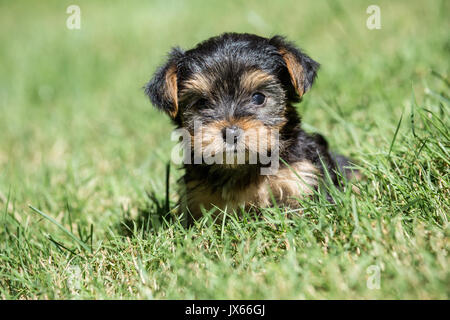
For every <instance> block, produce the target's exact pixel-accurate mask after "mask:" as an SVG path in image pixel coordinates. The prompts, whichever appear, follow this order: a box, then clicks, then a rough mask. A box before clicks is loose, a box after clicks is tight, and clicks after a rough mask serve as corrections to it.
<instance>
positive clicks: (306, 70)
mask: <svg viewBox="0 0 450 320" xmlns="http://www.w3.org/2000/svg"><path fill="white" fill-rule="evenodd" d="M269 43H270V44H272V45H273V46H275V47H276V48H277V49H278V52H279V53H280V55H281V57H282V58H283V60H284V62H285V63H286V68H287V70H288V72H289V76H290V78H291V83H292V85H293V87H294V89H295V92H296V94H297V95H298V97H300V98H301V97H302V96H303V95H304V94H305V93H306V92H307V91H308V90H309V88H311V86H312V84H313V82H314V80H315V78H316V74H317V70H318V69H319V66H320V65H319V63H318V62H316V61H314V60H313V59H311V58H310V57H308V56H307V55H306V54H304V53H303V52H301V50H300V49H298V48H296V47H295V46H294V45H293V44H291V43H290V42H288V41H286V40H285V39H284V38H283V37H281V36H275V37H273V38H271V39H270V40H269Z"/></svg>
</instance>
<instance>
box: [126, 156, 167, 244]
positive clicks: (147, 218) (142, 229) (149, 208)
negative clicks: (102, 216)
mask: <svg viewBox="0 0 450 320" xmlns="http://www.w3.org/2000/svg"><path fill="white" fill-rule="evenodd" d="M169 178H170V163H167V165H166V194H165V198H164V199H162V198H161V197H158V196H157V194H156V193H155V192H154V191H151V192H147V198H148V201H146V204H145V207H143V208H138V214H137V216H136V217H131V216H130V212H128V211H126V212H124V217H123V220H122V221H121V222H120V223H119V225H118V229H119V233H120V234H121V235H122V236H127V237H133V236H136V235H138V234H140V236H142V237H144V236H145V235H147V234H149V233H151V232H154V231H157V230H158V229H159V228H161V227H162V226H164V225H167V224H168V223H170V222H171V221H172V220H173V214H172V212H171V210H172V209H173V208H171V205H170V200H169V194H170V193H169V192H170V190H169Z"/></svg>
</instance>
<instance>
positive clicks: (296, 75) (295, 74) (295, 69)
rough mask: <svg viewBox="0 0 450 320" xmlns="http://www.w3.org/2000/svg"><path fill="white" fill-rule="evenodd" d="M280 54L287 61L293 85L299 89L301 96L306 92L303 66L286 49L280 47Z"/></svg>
mask: <svg viewBox="0 0 450 320" xmlns="http://www.w3.org/2000/svg"><path fill="white" fill-rule="evenodd" d="M280 54H281V56H282V57H283V60H284V62H286V66H287V69H288V71H289V75H290V76H291V81H292V85H293V86H294V88H295V89H296V91H297V94H298V95H299V96H300V97H301V96H302V95H303V93H304V88H305V87H304V80H303V72H304V70H303V67H302V65H301V64H300V63H299V62H298V61H297V59H296V58H295V56H294V55H293V54H292V53H290V52H289V51H287V50H285V49H280Z"/></svg>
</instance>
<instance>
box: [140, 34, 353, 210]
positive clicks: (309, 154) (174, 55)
mask: <svg viewBox="0 0 450 320" xmlns="http://www.w3.org/2000/svg"><path fill="white" fill-rule="evenodd" d="M318 67H319V64H318V63H317V62H315V61H314V60H312V59H311V58H309V57H308V56H306V55H305V54H303V53H302V52H301V51H300V50H299V49H297V48H295V47H294V46H293V45H292V44H290V43H288V42H286V41H285V40H284V39H283V38H282V37H279V36H276V37H273V38H271V39H267V38H262V37H258V36H255V35H250V34H235V33H229V34H223V35H221V36H218V37H214V38H211V39H209V40H207V41H205V42H203V43H200V44H199V45H198V46H197V47H196V48H194V49H192V50H189V51H186V52H183V51H182V50H180V49H174V50H173V51H172V52H171V54H170V56H169V61H168V62H167V63H166V64H165V65H164V66H163V67H161V68H160V69H159V70H158V71H157V72H156V74H155V76H154V77H153V79H152V80H151V81H150V82H149V84H148V85H147V87H146V92H147V94H148V95H149V96H150V98H151V100H152V102H153V104H154V105H155V106H157V107H158V108H160V109H162V110H164V111H165V112H167V113H168V114H169V115H170V116H171V118H172V120H173V122H174V123H175V124H176V125H177V126H178V128H182V129H185V130H186V131H187V132H189V136H190V141H189V142H190V143H191V142H192V144H191V146H190V148H188V152H189V153H190V155H189V157H187V159H189V160H190V161H187V163H185V164H184V167H185V175H184V177H183V182H184V186H185V191H184V195H183V196H182V199H183V200H182V206H183V207H184V208H187V209H188V210H189V211H190V213H191V215H192V216H193V217H194V218H198V217H200V216H201V208H202V207H204V208H205V209H210V208H212V207H214V206H216V207H219V208H222V209H224V208H228V209H237V208H238V207H240V206H245V207H252V206H254V207H267V206H270V205H271V204H272V203H273V200H272V198H274V199H275V200H276V202H277V204H278V205H285V206H289V207H296V206H298V199H299V198H302V197H304V196H306V195H311V194H312V193H313V192H314V190H315V189H316V188H317V186H318V185H319V183H320V180H321V178H322V177H323V175H324V172H325V171H327V172H328V174H329V175H330V177H331V180H332V181H333V183H336V184H337V182H338V181H337V179H338V178H337V177H338V176H337V172H338V171H342V172H345V170H346V169H344V168H339V166H338V164H337V163H338V162H339V164H347V162H348V161H347V160H346V159H345V158H344V157H342V156H337V157H336V159H334V157H333V156H332V154H330V152H329V151H328V146H327V143H326V141H325V139H324V138H323V137H322V136H320V135H309V134H307V133H305V132H304V131H303V130H302V128H301V122H300V117H299V116H298V114H297V111H296V110H295V108H294V107H293V103H295V102H298V101H300V100H301V98H302V96H303V94H304V93H305V92H306V91H308V90H309V88H310V87H311V85H312V84H313V82H314V79H315V77H316V72H317V69H318ZM198 123H200V128H201V131H200V133H199V132H198V131H196V126H197V127H198ZM192 145H193V146H192ZM196 146H197V147H196ZM199 152H200V154H201V157H200V158H201V159H204V160H205V161H200V162H198V161H197V162H196V161H194V160H195V159H194V158H195V155H198V154H199ZM266 154H267V155H270V156H273V155H274V154H275V155H276V157H273V158H271V160H272V161H271V163H270V165H273V162H274V161H275V162H276V163H275V164H276V167H277V168H278V169H277V170H274V171H273V172H271V173H270V174H263V173H262V172H263V171H262V170H263V169H267V167H268V166H269V164H268V163H266V162H264V161H263V160H262V159H264V155H266ZM228 155H231V156H230V158H227V156H228ZM240 155H242V159H245V162H244V163H238V161H237V160H236V159H237V158H239V156H240ZM208 157H210V158H208ZM252 157H253V159H256V161H253V162H252V161H251V160H250V159H252ZM211 158H214V159H215V161H214V162H211V161H208V159H211ZM280 158H281V159H283V160H284V161H280ZM218 159H219V161H218ZM274 159H275V160H274ZM336 160H339V161H336ZM286 164H287V165H286ZM347 173H349V172H347Z"/></svg>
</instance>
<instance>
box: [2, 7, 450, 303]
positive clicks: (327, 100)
mask: <svg viewBox="0 0 450 320" xmlns="http://www.w3.org/2000/svg"><path fill="white" fill-rule="evenodd" d="M76 2H77V4H78V5H79V6H80V7H81V14H82V16H81V17H82V21H81V29H80V30H68V29H67V28H66V27H65V21H66V18H67V16H68V15H67V14H66V13H65V11H66V8H67V6H68V5H70V4H73V1H71V2H68V1H48V2H45V3H43V4H41V5H40V6H32V5H25V4H24V3H22V2H5V1H2V2H1V3H0V6H1V10H0V42H1V43H2V46H1V47H0V208H1V209H0V297H1V298H2V299H86V298H95V299H111V298H120V299H135V298H138V299H152V298H153V299H167V298H168V299H179V298H184V299H197V298H198V299H217V298H223V299H231V298H232V299H244V298H245V299H278V298H286V299H349V298H356V299H432V298H437V299H448V298H449V293H450V273H449V257H448V249H449V234H450V229H449V222H448V218H449V212H450V202H449V198H450V195H449V190H450V189H449V183H450V176H449V162H450V157H449V153H450V151H449V146H450V143H449V136H450V132H449V107H450V102H449V100H450V97H449V61H450V38H449V34H448V30H449V29H450V28H449V27H450V22H449V20H448V17H447V15H446V13H448V12H449V11H450V10H449V9H450V8H449V3H448V1H445V0H442V1H429V2H427V4H426V5H425V4H424V2H423V1H396V2H393V1H377V3H378V4H379V6H380V8H381V24H382V28H381V29H380V30H368V29H367V28H366V19H367V18H368V14H366V8H367V7H368V6H369V5H371V4H373V3H372V2H373V1H358V2H352V4H351V5H350V3H348V2H345V1H323V2H322V1H320V2H319V1H306V2H304V3H302V4H301V5H299V3H298V1H280V2H278V1H277V3H276V4H275V2H273V1H268V0H264V1H245V2H244V1H226V2H225V1H224V2H212V1H208V2H205V1H190V2H187V1H183V2H182V1H167V0H164V1H162V0H161V1H152V2H145V3H144V2H137V1H126V2H125V1H119V2H114V3H110V4H108V5H107V6H106V5H105V3H103V2H100V1H98V2H97V1H87V0H80V1H76ZM224 31H239V32H243V31H245V32H253V33H257V34H261V35H267V36H269V35H273V34H277V33H281V34H284V35H286V36H288V38H289V39H291V40H293V41H295V42H296V43H298V44H299V45H300V46H302V47H303V48H304V49H305V50H306V51H307V52H308V53H309V54H310V55H311V56H312V57H313V58H315V59H317V60H318V61H319V62H321V64H322V68H321V70H320V73H319V78H318V81H317V82H316V84H315V86H314V87H313V89H312V90H311V91H310V92H309V93H308V94H307V95H306V96H305V99H304V102H303V103H302V104H300V105H299V106H298V110H299V112H300V113H301V114H302V116H303V121H304V127H305V128H306V129H307V130H308V131H311V132H312V131H320V132H321V133H323V134H324V135H325V136H326V137H327V138H328V139H329V142H330V144H331V146H332V148H333V149H334V150H337V151H339V152H341V153H343V154H346V155H349V156H352V157H353V158H355V159H357V160H358V161H359V163H360V165H361V170H362V171H363V173H364V175H365V176H366V179H365V180H364V181H362V182H360V183H358V187H359V188H360V191H361V192H360V194H359V195H358V194H355V193H352V192H351V191H350V190H351V189H350V188H347V191H344V192H339V191H336V190H331V192H332V194H333V195H334V197H335V199H336V203H335V204H333V205H332V204H330V203H327V202H326V201H323V200H322V199H318V200H315V201H312V200H303V201H302V207H303V208H304V212H303V215H301V216H297V215H295V214H290V215H286V214H285V212H284V210H283V209H282V208H273V209H266V210H263V213H262V216H261V217H260V218H257V217H254V216H253V215H252V214H251V213H248V212H239V213H237V214H235V215H227V216H226V217H225V220H224V222H223V223H220V224H213V223H212V221H211V218H210V217H208V215H206V216H205V218H204V219H202V220H201V221H199V222H198V223H197V224H196V225H195V226H193V227H191V228H189V229H186V228H184V227H183V226H182V225H181V224H180V223H179V222H177V221H170V222H165V220H164V219H163V217H164V216H165V213H166V212H167V210H166V206H167V204H166V202H167V201H169V205H170V206H174V205H175V203H176V200H177V196H176V192H175V191H176V189H177V185H176V180H177V178H178V177H179V176H180V175H181V172H180V170H176V169H175V168H174V167H173V166H172V168H171V170H170V177H169V185H168V186H169V187H170V189H169V197H166V176H167V175H166V165H167V163H168V162H169V159H170V152H171V148H172V147H173V145H174V143H173V142H170V143H168V142H167V141H168V140H169V137H170V132H171V130H172V127H171V125H170V122H169V120H168V119H167V117H165V116H164V115H162V114H160V113H158V112H157V111H155V110H154V109H153V108H151V105H150V103H149V102H148V100H147V99H146V97H145V96H144V94H143V92H142V89H141V88H142V86H143V85H144V84H145V82H146V81H147V80H148V79H149V77H150V75H151V73H152V72H153V70H154V69H155V68H156V66H157V65H158V64H160V63H161V62H162V61H163V60H164V55H165V53H166V52H167V51H168V50H169V48H170V47H171V46H174V45H180V46H181V47H184V48H188V47H191V46H192V45H194V44H195V43H197V42H198V41H200V40H203V39H206V38H208V37H209V36H212V35H216V34H219V33H221V32H224ZM377 271H379V278H378V277H377ZM374 279H375V280H374ZM377 279H379V289H377V288H376V286H375V288H374V287H373V286H372V285H370V284H371V283H372V284H373V283H375V284H376V283H377V281H376V280H377ZM373 281H375V282H373Z"/></svg>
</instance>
